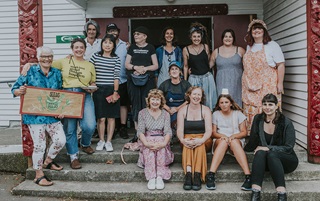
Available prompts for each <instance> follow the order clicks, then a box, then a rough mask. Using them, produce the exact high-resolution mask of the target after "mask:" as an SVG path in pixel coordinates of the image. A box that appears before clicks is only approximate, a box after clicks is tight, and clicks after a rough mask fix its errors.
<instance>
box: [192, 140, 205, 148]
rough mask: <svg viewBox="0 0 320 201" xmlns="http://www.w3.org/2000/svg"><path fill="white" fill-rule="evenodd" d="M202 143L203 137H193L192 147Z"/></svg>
mask: <svg viewBox="0 0 320 201" xmlns="http://www.w3.org/2000/svg"><path fill="white" fill-rule="evenodd" d="M203 143H204V140H203V138H194V139H193V148H196V147H199V146H201V145H202V144H203Z"/></svg>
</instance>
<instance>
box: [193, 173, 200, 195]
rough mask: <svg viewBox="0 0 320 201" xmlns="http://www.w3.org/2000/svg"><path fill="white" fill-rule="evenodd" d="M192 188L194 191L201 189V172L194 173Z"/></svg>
mask: <svg viewBox="0 0 320 201" xmlns="http://www.w3.org/2000/svg"><path fill="white" fill-rule="evenodd" d="M192 189H193V190H195V191H198V190H200V189H201V173H200V172H195V173H194V176H193V185H192Z"/></svg>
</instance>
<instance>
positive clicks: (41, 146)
mask: <svg viewBox="0 0 320 201" xmlns="http://www.w3.org/2000/svg"><path fill="white" fill-rule="evenodd" d="M45 150H46V143H45V141H44V142H43V143H39V144H34V145H33V151H34V153H37V154H41V153H44V152H45Z"/></svg>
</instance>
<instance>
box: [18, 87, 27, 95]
mask: <svg viewBox="0 0 320 201" xmlns="http://www.w3.org/2000/svg"><path fill="white" fill-rule="evenodd" d="M26 86H27V85H22V86H20V87H19V91H18V93H17V94H16V96H21V95H24V94H26V92H27V87H26Z"/></svg>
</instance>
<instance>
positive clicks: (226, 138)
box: [219, 135, 229, 144]
mask: <svg viewBox="0 0 320 201" xmlns="http://www.w3.org/2000/svg"><path fill="white" fill-rule="evenodd" d="M219 140H224V141H226V143H228V144H229V138H228V137H227V136H225V135H223V136H222V137H220V138H219Z"/></svg>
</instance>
